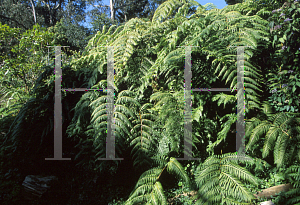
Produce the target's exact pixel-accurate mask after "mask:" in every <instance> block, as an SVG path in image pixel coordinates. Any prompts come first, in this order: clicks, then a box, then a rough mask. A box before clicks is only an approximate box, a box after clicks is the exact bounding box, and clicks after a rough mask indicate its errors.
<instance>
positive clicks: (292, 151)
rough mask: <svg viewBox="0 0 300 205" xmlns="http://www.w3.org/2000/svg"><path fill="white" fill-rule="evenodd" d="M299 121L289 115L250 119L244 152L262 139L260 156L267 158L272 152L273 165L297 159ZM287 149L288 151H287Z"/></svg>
mask: <svg viewBox="0 0 300 205" xmlns="http://www.w3.org/2000/svg"><path fill="white" fill-rule="evenodd" d="M297 121H298V122H299V119H298V118H296V117H292V116H291V114H289V113H277V114H271V113H265V119H263V117H262V119H259V118H252V119H250V120H249V122H247V125H248V126H249V127H248V126H246V127H248V128H247V130H246V136H248V137H250V138H249V141H248V144H247V146H246V150H249V149H250V148H251V147H252V146H253V145H254V144H255V143H256V142H257V141H258V140H259V138H261V137H263V136H264V135H265V137H264V147H263V151H262V156H263V157H266V156H268V154H269V152H270V151H271V150H273V153H274V163H275V164H277V167H278V168H279V167H282V166H283V165H284V164H290V163H291V162H292V160H293V159H294V157H297V158H298V159H299V154H298V156H297V153H299V147H298V145H297V141H298V140H299V133H300V127H299V125H298V123H297ZM287 147H289V149H287Z"/></svg>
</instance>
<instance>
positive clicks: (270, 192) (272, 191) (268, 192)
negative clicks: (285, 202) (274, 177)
mask: <svg viewBox="0 0 300 205" xmlns="http://www.w3.org/2000/svg"><path fill="white" fill-rule="evenodd" d="M290 189H293V186H292V185H291V184H290V183H288V184H281V185H278V186H273V187H270V188H267V189H264V190H262V191H261V192H258V194H254V196H255V197H256V198H263V197H266V198H267V199H271V196H276V194H278V193H279V192H287V191H289V190H290Z"/></svg>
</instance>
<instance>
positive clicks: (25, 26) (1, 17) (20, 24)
mask: <svg viewBox="0 0 300 205" xmlns="http://www.w3.org/2000/svg"><path fill="white" fill-rule="evenodd" d="M0 17H1V18H4V19H7V20H11V21H14V22H16V23H17V24H18V25H20V26H22V27H23V28H25V29H26V30H28V28H27V27H26V26H24V25H23V24H21V23H19V22H18V21H17V20H15V19H12V18H9V17H6V16H3V15H1V14H0Z"/></svg>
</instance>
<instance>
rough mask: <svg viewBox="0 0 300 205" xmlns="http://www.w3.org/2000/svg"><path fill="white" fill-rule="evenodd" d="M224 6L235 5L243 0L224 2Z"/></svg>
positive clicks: (227, 0) (226, 0)
mask: <svg viewBox="0 0 300 205" xmlns="http://www.w3.org/2000/svg"><path fill="white" fill-rule="evenodd" d="M225 2H226V4H228V5H234V4H237V3H243V0H225Z"/></svg>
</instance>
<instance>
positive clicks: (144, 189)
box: [125, 157, 190, 205]
mask: <svg viewBox="0 0 300 205" xmlns="http://www.w3.org/2000/svg"><path fill="white" fill-rule="evenodd" d="M159 162H160V166H158V167H156V168H152V169H150V170H148V171H146V172H144V173H143V174H142V175H141V176H140V178H139V180H138V182H137V184H136V186H135V188H134V191H133V192H132V193H131V194H130V197H129V199H128V200H127V201H126V203H125V204H128V205H134V204H139V203H142V204H167V200H166V197H165V195H164V192H163V188H162V185H161V183H160V181H159V180H160V177H161V174H162V172H163V171H164V170H165V169H166V170H167V171H168V172H169V173H172V174H175V175H176V176H178V177H179V178H180V179H182V180H184V181H185V183H186V184H188V185H189V184H190V181H189V177H188V176H187V174H186V173H185V171H184V169H183V167H182V166H181V164H180V163H179V162H178V161H177V160H176V159H175V158H172V157H171V158H170V160H169V162H167V163H166V164H164V165H163V164H161V160H159Z"/></svg>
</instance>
